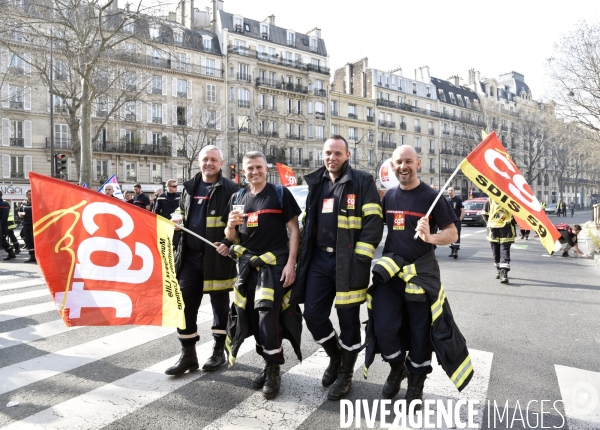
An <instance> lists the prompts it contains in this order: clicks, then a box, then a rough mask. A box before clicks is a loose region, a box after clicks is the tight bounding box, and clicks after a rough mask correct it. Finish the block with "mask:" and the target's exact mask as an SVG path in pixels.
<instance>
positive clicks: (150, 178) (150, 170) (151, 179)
mask: <svg viewBox="0 0 600 430" xmlns="http://www.w3.org/2000/svg"><path fill="white" fill-rule="evenodd" d="M148 164H149V169H148V182H150V183H152V182H154V180H153V178H152V167H153V166H154V163H148Z"/></svg>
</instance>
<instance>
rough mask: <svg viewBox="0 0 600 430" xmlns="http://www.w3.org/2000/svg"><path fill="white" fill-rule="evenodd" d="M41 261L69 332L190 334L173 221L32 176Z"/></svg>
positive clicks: (56, 181) (38, 253) (36, 238)
mask: <svg viewBox="0 0 600 430" xmlns="http://www.w3.org/2000/svg"><path fill="white" fill-rule="evenodd" d="M29 179H30V182H31V193H32V203H33V231H34V238H35V250H36V257H37V261H38V263H39V265H40V268H41V269H42V273H43V275H44V278H45V279H46V283H47V284H48V288H49V290H50V294H51V295H52V299H53V300H54V302H55V303H56V307H57V309H58V312H59V314H60V316H61V317H62V319H63V321H64V322H65V324H66V325H67V326H84V325H125V324H140V325H158V326H169V327H179V328H185V318H184V314H183V308H184V304H183V299H182V297H181V291H180V289H179V284H178V282H177V279H176V277H175V264H174V260H173V244H172V237H173V229H174V227H173V223H172V222H171V221H169V220H167V219H165V218H162V217H160V216H157V215H156V214H153V213H152V212H149V211H146V210H143V209H140V208H138V207H135V206H134V205H131V204H129V203H126V202H124V201H121V200H119V199H117V198H114V197H110V196H106V195H104V194H100V193H98V192H96V191H91V190H89V189H86V188H82V187H78V186H76V185H73V184H69V183H66V182H63V181H61V180H58V179H54V178H50V177H48V176H43V175H40V174H38V173H33V172H31V173H30V174H29Z"/></svg>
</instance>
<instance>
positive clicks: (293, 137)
mask: <svg viewBox="0 0 600 430" xmlns="http://www.w3.org/2000/svg"><path fill="white" fill-rule="evenodd" d="M285 138H286V139H290V140H304V136H302V135H301V134H297V133H286V134H285Z"/></svg>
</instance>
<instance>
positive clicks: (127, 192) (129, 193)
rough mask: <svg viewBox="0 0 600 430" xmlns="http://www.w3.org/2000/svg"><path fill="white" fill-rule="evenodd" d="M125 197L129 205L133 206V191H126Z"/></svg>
mask: <svg viewBox="0 0 600 430" xmlns="http://www.w3.org/2000/svg"><path fill="white" fill-rule="evenodd" d="M123 197H125V201H126V202H127V203H131V204H133V196H132V195H131V191H125V194H123Z"/></svg>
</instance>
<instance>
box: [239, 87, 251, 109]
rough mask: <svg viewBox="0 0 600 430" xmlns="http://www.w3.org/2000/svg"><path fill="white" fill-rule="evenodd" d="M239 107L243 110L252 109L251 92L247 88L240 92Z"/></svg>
mask: <svg viewBox="0 0 600 430" xmlns="http://www.w3.org/2000/svg"><path fill="white" fill-rule="evenodd" d="M238 106H239V107H243V108H249V107H250V92H249V91H248V90H247V89H245V88H240V89H239V91H238Z"/></svg>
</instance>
